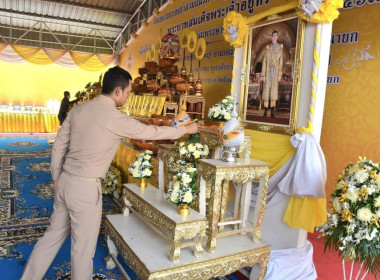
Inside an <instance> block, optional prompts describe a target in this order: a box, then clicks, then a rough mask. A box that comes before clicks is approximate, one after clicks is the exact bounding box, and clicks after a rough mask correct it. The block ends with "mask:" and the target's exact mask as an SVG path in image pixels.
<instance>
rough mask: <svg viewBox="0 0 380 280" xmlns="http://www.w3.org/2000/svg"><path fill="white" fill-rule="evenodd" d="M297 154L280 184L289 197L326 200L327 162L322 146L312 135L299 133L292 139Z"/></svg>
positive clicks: (280, 188)
mask: <svg viewBox="0 0 380 280" xmlns="http://www.w3.org/2000/svg"><path fill="white" fill-rule="evenodd" d="M290 142H291V143H292V145H293V147H295V148H296V149H297V150H296V154H295V155H294V158H293V162H292V164H291V166H290V168H289V170H288V173H287V174H286V175H285V177H284V178H283V179H282V180H281V181H280V182H279V183H278V188H279V190H280V191H281V192H282V193H284V194H287V195H292V196H299V197H304V196H305V195H308V196H309V197H312V198H325V197H326V193H325V184H326V180H327V172H326V161H325V156H324V154H323V152H322V149H321V146H320V145H319V143H318V142H317V141H316V140H315V137H314V135H313V134H311V133H298V134H295V135H294V136H293V137H292V138H290Z"/></svg>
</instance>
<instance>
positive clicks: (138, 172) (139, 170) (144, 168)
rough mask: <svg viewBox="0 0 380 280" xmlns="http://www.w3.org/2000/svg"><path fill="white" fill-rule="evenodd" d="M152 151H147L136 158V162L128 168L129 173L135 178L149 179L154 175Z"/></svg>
mask: <svg viewBox="0 0 380 280" xmlns="http://www.w3.org/2000/svg"><path fill="white" fill-rule="evenodd" d="M152 154H153V152H152V151H149V150H146V151H144V152H142V153H140V154H139V155H138V157H136V159H135V161H134V162H133V163H132V165H131V166H130V167H129V168H128V171H129V172H130V174H131V175H132V177H134V178H139V179H141V178H149V177H150V176H152V173H153V165H152V163H151V160H152Z"/></svg>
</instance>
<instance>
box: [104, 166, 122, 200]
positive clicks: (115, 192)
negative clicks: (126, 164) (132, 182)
mask: <svg viewBox="0 0 380 280" xmlns="http://www.w3.org/2000/svg"><path fill="white" fill-rule="evenodd" d="M121 183H122V178H121V172H120V170H119V169H118V168H117V167H116V166H115V165H111V166H110V168H109V169H108V171H107V173H106V176H105V178H104V180H102V193H103V194H105V195H111V196H113V197H114V198H116V199H118V198H120V195H121V189H122V185H121Z"/></svg>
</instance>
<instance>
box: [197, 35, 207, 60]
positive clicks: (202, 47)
mask: <svg viewBox="0 0 380 280" xmlns="http://www.w3.org/2000/svg"><path fill="white" fill-rule="evenodd" d="M205 53H206V40H205V38H199V39H198V42H197V47H196V48H195V58H196V59H198V60H201V59H203V57H204V56H205Z"/></svg>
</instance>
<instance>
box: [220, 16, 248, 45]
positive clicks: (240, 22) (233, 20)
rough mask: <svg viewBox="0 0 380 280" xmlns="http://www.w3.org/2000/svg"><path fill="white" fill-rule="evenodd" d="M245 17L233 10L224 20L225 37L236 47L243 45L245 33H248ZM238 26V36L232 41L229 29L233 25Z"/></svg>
mask: <svg viewBox="0 0 380 280" xmlns="http://www.w3.org/2000/svg"><path fill="white" fill-rule="evenodd" d="M245 21H246V20H245V17H244V16H242V15H241V14H239V13H237V12H235V11H232V12H228V14H227V16H226V17H225V18H224V20H223V36H224V39H225V40H226V41H227V42H229V43H230V45H231V46H233V47H234V48H238V47H241V46H242V45H243V44H244V39H245V34H246V33H247V27H246V26H245ZM234 25H235V26H237V33H238V34H237V37H236V39H235V40H234V41H231V39H230V35H229V34H228V29H229V27H231V26H234Z"/></svg>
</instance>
